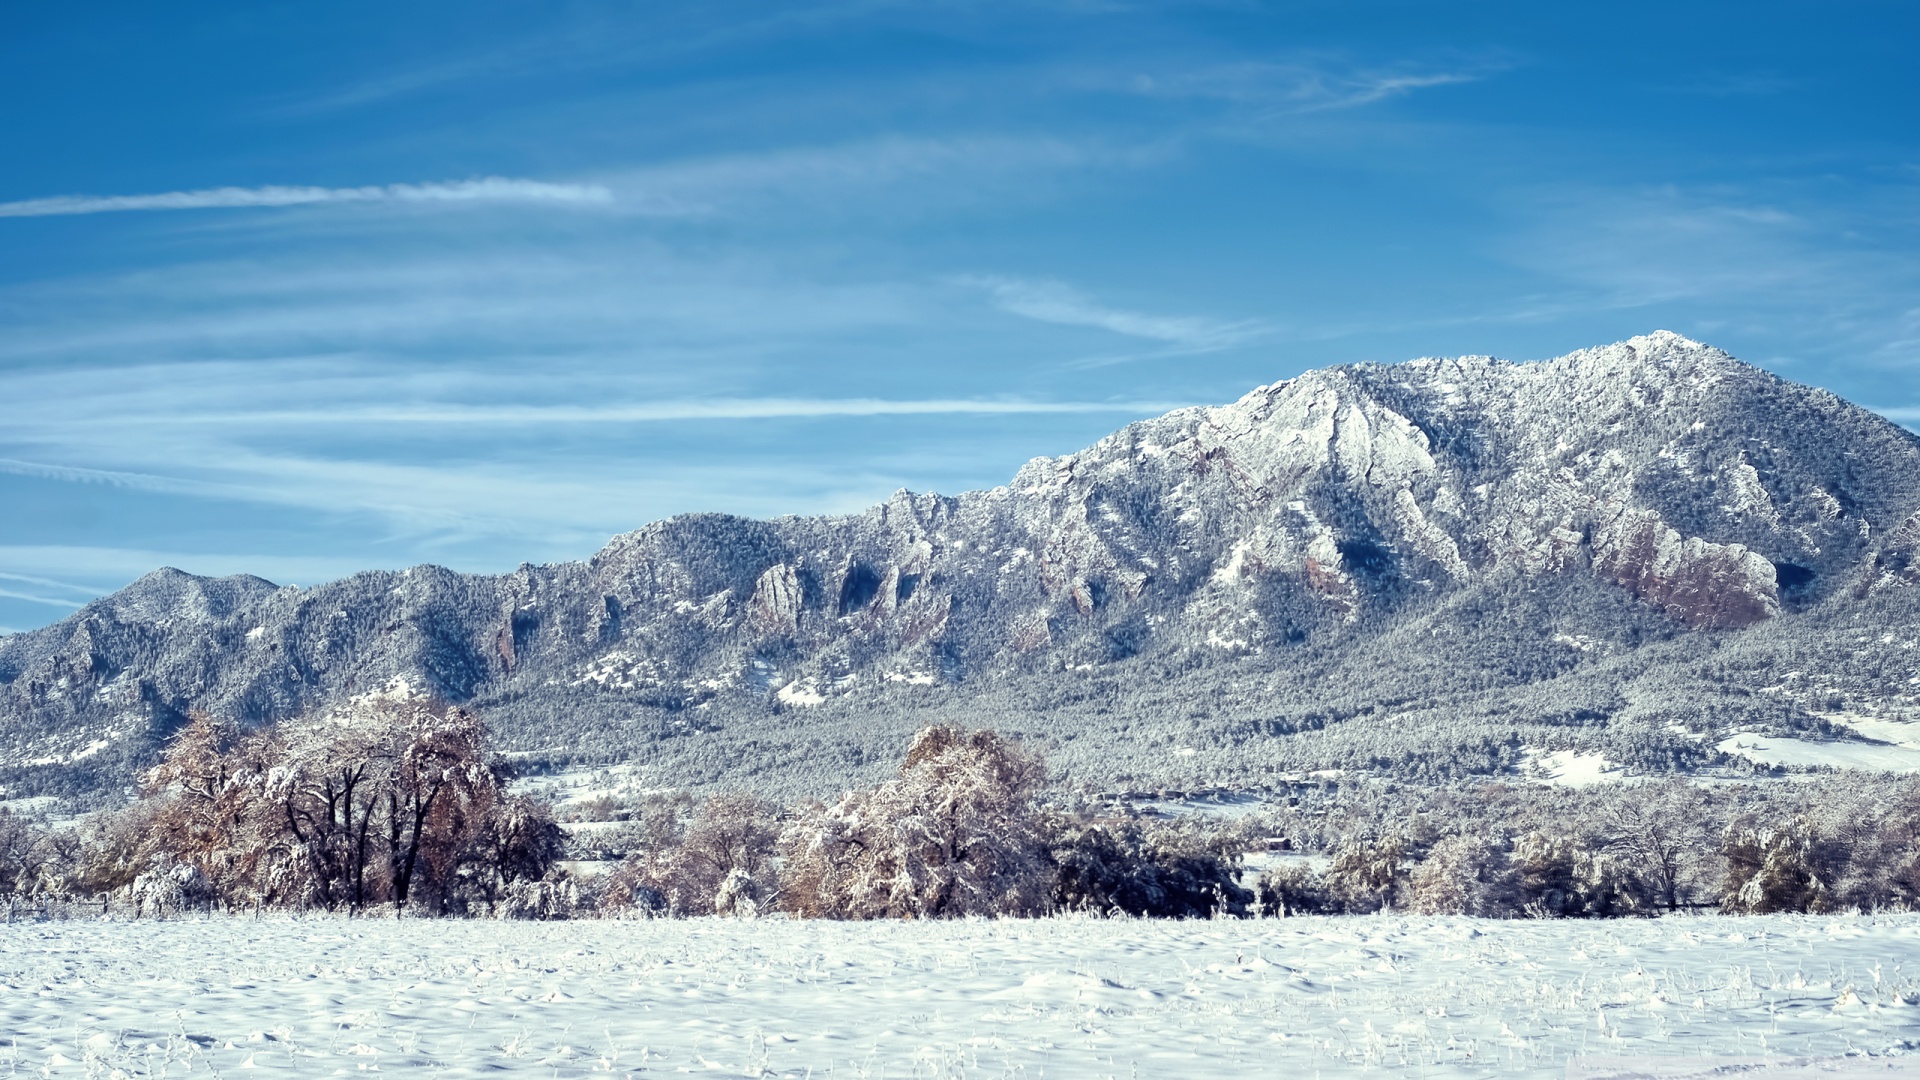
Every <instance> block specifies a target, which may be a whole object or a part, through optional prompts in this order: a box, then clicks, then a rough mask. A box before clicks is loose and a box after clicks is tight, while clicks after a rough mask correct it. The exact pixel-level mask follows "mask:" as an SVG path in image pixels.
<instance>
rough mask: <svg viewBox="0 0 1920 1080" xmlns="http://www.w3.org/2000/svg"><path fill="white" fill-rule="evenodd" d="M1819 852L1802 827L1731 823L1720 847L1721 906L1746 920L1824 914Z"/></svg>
mask: <svg viewBox="0 0 1920 1080" xmlns="http://www.w3.org/2000/svg"><path fill="white" fill-rule="evenodd" d="M1823 847H1824V845H1822V844H1821V843H1820V842H1819V841H1818V840H1817V839H1816V838H1815V837H1814V835H1813V834H1812V831H1811V830H1809V829H1808V828H1807V827H1806V824H1805V823H1804V822H1792V823H1786V824H1780V825H1771V824H1764V825H1763V824H1756V823H1754V822H1751V821H1741V822H1736V823H1734V824H1733V825H1732V826H1730V827H1729V828H1728V829H1727V833H1726V836H1725V837H1724V839H1723V842H1722V849H1721V850H1722V851H1723V853H1724V854H1725V855H1726V859H1727V884H1726V889H1725V892H1724V893H1723V895H1722V899H1721V906H1722V907H1724V908H1725V909H1726V910H1728V911H1733V912H1741V913H1746V914H1752V915H1764V914H1768V913H1771V912H1776V911H1825V910H1830V909H1831V907H1832V905H1833V899H1834V898H1833V896H1832V893H1831V890H1830V889H1829V888H1828V885H1827V880H1829V877H1828V875H1825V874H1823V873H1822V871H1823V870H1825V869H1827V866H1826V865H1825V864H1827V863H1828V862H1829V861H1830V860H1829V859H1828V858H1825V857H1823V856H1825V855H1826V853H1825V852H1824V851H1822V848H1823Z"/></svg>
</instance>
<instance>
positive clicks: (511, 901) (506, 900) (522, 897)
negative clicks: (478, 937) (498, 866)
mask: <svg viewBox="0 0 1920 1080" xmlns="http://www.w3.org/2000/svg"><path fill="white" fill-rule="evenodd" d="M580 908H581V903H580V887H579V884H578V883H577V882H575V881H574V880H572V879H571V878H565V877H561V878H555V879H551V880H546V881H527V880H524V879H523V880H516V881H512V882H509V883H508V884H507V886H506V888H505V889H503V890H502V893H501V896H500V899H499V902H498V903H497V904H496V905H495V906H494V914H495V915H496V917H498V918H502V919H542V920H545V919H570V918H572V917H573V916H574V915H575V914H577V913H578V912H579V911H580Z"/></svg>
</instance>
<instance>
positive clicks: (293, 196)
mask: <svg viewBox="0 0 1920 1080" xmlns="http://www.w3.org/2000/svg"><path fill="white" fill-rule="evenodd" d="M477 202H506V203H541V204H547V205H558V206H605V205H608V204H611V203H613V202H614V196H613V192H612V191H611V190H609V189H608V188H606V187H604V186H601V185H599V184H554V183H547V182H545V181H541V180H519V179H512V178H508V177H501V176H489V177H483V178H481V179H477V180H455V181H448V182H444V183H430V184H380V185H370V186H366V187H344V188H342V187H300V186H280V185H271V186H267V187H220V188H202V189H199V190H196V191H166V192H160V193H158V194H151V195H56V196H53V197H51V198H45V199H22V200H19V201H16V202H6V203H0V217H60V216H66V215H73V214H107V213H118V212H121V211H129V210H212V209H237V208H245V207H275V206H306V205H312V204H315V203H477Z"/></svg>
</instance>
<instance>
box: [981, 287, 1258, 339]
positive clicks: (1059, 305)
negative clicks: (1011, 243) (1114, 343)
mask: <svg viewBox="0 0 1920 1080" xmlns="http://www.w3.org/2000/svg"><path fill="white" fill-rule="evenodd" d="M960 282H961V284H965V285H972V286H975V287H977V288H981V289H984V290H986V292H987V294H988V295H989V296H990V297H992V299H993V302H994V305H995V306H996V307H998V308H1000V309H1001V310H1002V311H1006V312H1009V313H1011V314H1014V315H1019V316H1022V317H1024V318H1028V319H1034V320H1037V321H1039V322H1047V323H1055V324H1058V325H1061V326H1090V327H1094V328H1096V329H1100V330H1106V331H1110V332H1112V333H1115V334H1121V335H1123V336H1126V337H1133V338H1143V339H1145V340H1148V341H1159V342H1164V343H1166V344H1168V345H1173V346H1178V347H1179V349H1180V351H1182V352H1214V351H1217V350H1220V349H1227V348H1232V347H1233V346H1235V345H1240V344H1243V343H1245V342H1247V341H1249V340H1252V339H1253V338H1257V337H1261V336H1263V335H1265V334H1267V333H1269V332H1270V328H1269V327H1268V326H1267V325H1266V324H1265V323H1262V322H1259V321H1257V320H1252V319H1243V320H1240V321H1237V322H1228V321H1223V320H1220V319H1208V318H1201V317H1195V316H1186V315H1154V314H1149V313H1146V312H1139V311H1128V310H1125V309H1122V308H1115V307H1108V306H1107V305H1105V304H1101V303H1099V302H1098V301H1096V300H1094V299H1093V298H1092V297H1090V296H1088V295H1087V294H1085V293H1083V292H1081V291H1080V290H1078V289H1075V288H1073V287H1072V286H1070V285H1066V284H1063V283H1061V282H1058V281H1027V280H1023V279H1019V278H1007V277H992V276H987V277H967V278H961V279H960Z"/></svg>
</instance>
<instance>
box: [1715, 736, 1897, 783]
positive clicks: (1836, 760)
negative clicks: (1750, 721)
mask: <svg viewBox="0 0 1920 1080" xmlns="http://www.w3.org/2000/svg"><path fill="white" fill-rule="evenodd" d="M1718 747H1719V749H1720V750H1722V751H1723V752H1725V753H1729V754H1736V755H1738V756H1740V757H1744V758H1749V759H1751V760H1754V761H1758V762H1760V763H1762V764H1765V765H1786V766H1790V767H1800V768H1830V769H1858V770H1860V771H1861V772H1891V773H1917V772H1920V747H1915V746H1906V745H1900V744H1894V743H1865V742H1841V741H1839V740H1837V739H1830V740H1821V741H1816V740H1812V739H1791V738H1783V737H1778V736H1773V735H1756V734H1753V733H1752V732H1742V733H1741V734H1738V735H1733V736H1730V737H1728V738H1725V739H1722V740H1720V742H1719V744H1718Z"/></svg>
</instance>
